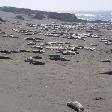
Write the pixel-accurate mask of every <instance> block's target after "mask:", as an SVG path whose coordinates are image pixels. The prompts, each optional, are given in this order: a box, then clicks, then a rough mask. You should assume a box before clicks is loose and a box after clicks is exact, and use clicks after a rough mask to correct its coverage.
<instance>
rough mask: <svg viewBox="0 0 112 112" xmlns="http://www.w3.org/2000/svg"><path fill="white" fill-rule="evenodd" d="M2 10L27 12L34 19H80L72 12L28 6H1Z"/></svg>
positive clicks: (17, 12)
mask: <svg viewBox="0 0 112 112" xmlns="http://www.w3.org/2000/svg"><path fill="white" fill-rule="evenodd" d="M0 11H5V12H12V13H16V14H25V15H28V16H29V17H31V18H33V19H40V20H41V19H44V18H48V19H57V20H60V21H68V22H77V21H79V19H78V18H77V17H76V16H75V15H74V14H70V13H57V12H47V11H39V10H31V9H26V8H16V7H7V6H4V7H0Z"/></svg>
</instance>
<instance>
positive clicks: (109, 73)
mask: <svg viewBox="0 0 112 112" xmlns="http://www.w3.org/2000/svg"><path fill="white" fill-rule="evenodd" d="M100 74H108V75H112V71H107V72H103V73H100Z"/></svg>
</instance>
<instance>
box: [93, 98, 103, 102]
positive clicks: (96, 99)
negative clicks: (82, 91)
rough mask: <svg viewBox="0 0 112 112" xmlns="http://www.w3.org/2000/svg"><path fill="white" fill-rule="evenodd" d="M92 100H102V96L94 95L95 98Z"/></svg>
mask: <svg viewBox="0 0 112 112" xmlns="http://www.w3.org/2000/svg"><path fill="white" fill-rule="evenodd" d="M94 100H100V101H101V100H104V98H102V97H96V98H94Z"/></svg>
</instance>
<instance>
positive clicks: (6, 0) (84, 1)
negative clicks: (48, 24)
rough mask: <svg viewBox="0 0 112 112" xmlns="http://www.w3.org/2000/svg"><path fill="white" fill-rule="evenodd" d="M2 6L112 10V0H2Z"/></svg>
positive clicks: (63, 9) (58, 9)
mask: <svg viewBox="0 0 112 112" xmlns="http://www.w3.org/2000/svg"><path fill="white" fill-rule="evenodd" d="M1 6H13V7H19V8H29V9H34V10H42V11H57V12H74V11H83V10H84V11H96V10H97V11H99V10H100V11H101V10H103V11H104V10H112V0H1V1H0V7H1Z"/></svg>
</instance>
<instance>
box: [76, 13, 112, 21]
mask: <svg viewBox="0 0 112 112" xmlns="http://www.w3.org/2000/svg"><path fill="white" fill-rule="evenodd" d="M75 15H76V16H77V17H78V18H79V19H83V20H90V21H94V20H102V21H112V11H96V12H95V11H94V12H92V11H86V12H83V11H82V12H81V11H80V12H75Z"/></svg>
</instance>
